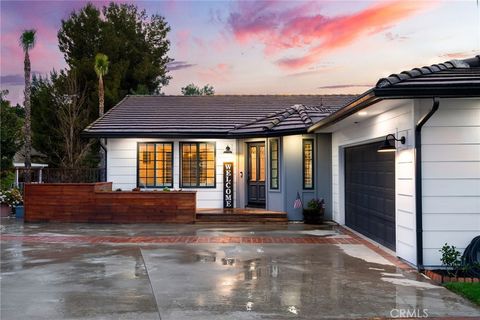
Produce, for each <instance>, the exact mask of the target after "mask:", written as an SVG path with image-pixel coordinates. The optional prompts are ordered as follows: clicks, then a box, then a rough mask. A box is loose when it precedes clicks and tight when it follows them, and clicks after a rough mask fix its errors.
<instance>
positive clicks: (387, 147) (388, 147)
mask: <svg viewBox="0 0 480 320" xmlns="http://www.w3.org/2000/svg"><path fill="white" fill-rule="evenodd" d="M388 137H392V139H393V140H395V141H400V143H401V144H405V141H406V139H405V137H401V138H400V139H397V138H395V136H394V135H393V134H391V133H390V134H387V136H386V137H385V141H383V143H382V145H381V146H380V147H379V148H378V150H377V152H395V150H397V148H395V144H393V145H392V144H391V143H390V140H389V139H388Z"/></svg>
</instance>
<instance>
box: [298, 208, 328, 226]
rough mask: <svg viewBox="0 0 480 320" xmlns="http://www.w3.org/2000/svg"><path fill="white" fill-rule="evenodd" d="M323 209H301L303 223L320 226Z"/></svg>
mask: <svg viewBox="0 0 480 320" xmlns="http://www.w3.org/2000/svg"><path fill="white" fill-rule="evenodd" d="M324 212H325V209H323V208H322V209H308V208H307V209H303V221H304V223H307V224H322V223H323V214H324Z"/></svg>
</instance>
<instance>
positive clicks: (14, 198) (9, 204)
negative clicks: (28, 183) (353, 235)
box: [0, 189, 23, 217]
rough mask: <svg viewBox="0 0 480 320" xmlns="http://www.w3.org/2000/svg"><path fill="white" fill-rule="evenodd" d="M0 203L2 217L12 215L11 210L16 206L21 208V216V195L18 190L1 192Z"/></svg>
mask: <svg viewBox="0 0 480 320" xmlns="http://www.w3.org/2000/svg"><path fill="white" fill-rule="evenodd" d="M0 201H1V216H2V217H8V216H9V215H10V214H11V213H12V208H13V207H17V206H21V212H22V214H23V206H22V201H23V200H22V194H21V193H20V191H19V190H18V189H9V190H4V191H1V192H0Z"/></svg>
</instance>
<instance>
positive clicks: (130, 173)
mask: <svg viewBox="0 0 480 320" xmlns="http://www.w3.org/2000/svg"><path fill="white" fill-rule="evenodd" d="M149 141H150V142H160V141H169V142H172V141H173V142H174V161H173V164H174V168H173V169H174V170H173V181H174V188H176V189H178V188H179V182H180V168H179V163H180V162H179V160H180V157H179V142H181V141H212V142H215V143H216V153H217V154H216V156H217V159H216V162H217V163H216V188H203V189H202V188H199V189H190V188H189V190H196V191H197V207H198V208H222V207H223V162H225V161H234V162H235V163H238V161H237V160H236V159H234V158H233V157H232V158H231V159H228V156H227V155H225V154H224V153H223V151H224V150H225V147H226V146H227V145H228V146H230V148H231V150H232V152H233V154H234V155H236V154H237V150H236V146H237V145H236V141H235V140H233V139H215V140H213V139H181V140H179V139H108V141H107V181H112V182H113V188H114V189H116V188H121V189H123V190H131V189H133V188H135V187H137V143H138V142H149ZM234 176H235V177H237V176H238V175H237V166H236V165H235V172H234ZM237 181H238V180H237ZM237 190H238V188H237V187H235V188H234V198H236V193H237Z"/></svg>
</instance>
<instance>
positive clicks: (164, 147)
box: [137, 142, 173, 188]
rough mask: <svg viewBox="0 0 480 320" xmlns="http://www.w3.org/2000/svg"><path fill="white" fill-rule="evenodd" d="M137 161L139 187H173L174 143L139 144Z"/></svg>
mask: <svg viewBox="0 0 480 320" xmlns="http://www.w3.org/2000/svg"><path fill="white" fill-rule="evenodd" d="M137 159H138V165H137V168H138V175H137V176H138V183H137V186H138V187H140V188H155V187H162V188H163V187H169V188H171V187H173V143H171V142H159V143H157V142H146V143H139V144H138V156H137Z"/></svg>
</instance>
